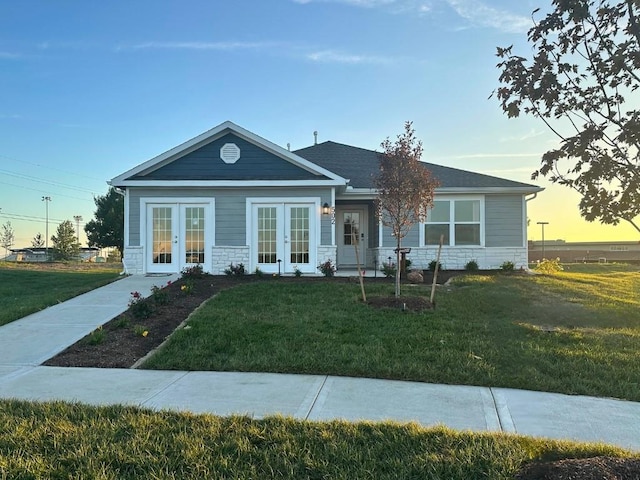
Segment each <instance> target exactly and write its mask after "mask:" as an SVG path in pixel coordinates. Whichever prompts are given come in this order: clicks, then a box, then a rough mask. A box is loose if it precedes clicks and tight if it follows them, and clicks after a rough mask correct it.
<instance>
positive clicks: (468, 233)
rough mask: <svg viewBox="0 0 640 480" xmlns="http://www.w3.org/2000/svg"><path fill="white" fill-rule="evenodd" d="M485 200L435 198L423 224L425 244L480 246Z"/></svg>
mask: <svg viewBox="0 0 640 480" xmlns="http://www.w3.org/2000/svg"><path fill="white" fill-rule="evenodd" d="M482 217H483V215H482V199H480V198H460V199H446V200H444V199H443V200H435V201H434V202H433V207H432V208H431V209H429V211H428V212H427V220H426V222H425V223H424V224H423V229H424V235H423V238H424V242H423V244H424V245H438V244H439V243H440V236H443V237H444V241H443V245H449V246H480V245H482V243H483V240H482V235H483V228H482V221H483V219H482Z"/></svg>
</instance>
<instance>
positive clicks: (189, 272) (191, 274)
mask: <svg viewBox="0 0 640 480" xmlns="http://www.w3.org/2000/svg"><path fill="white" fill-rule="evenodd" d="M180 273H181V276H182V278H201V277H203V276H204V270H203V268H202V265H200V264H197V265H193V266H191V267H185V268H183V269H182V272H180Z"/></svg>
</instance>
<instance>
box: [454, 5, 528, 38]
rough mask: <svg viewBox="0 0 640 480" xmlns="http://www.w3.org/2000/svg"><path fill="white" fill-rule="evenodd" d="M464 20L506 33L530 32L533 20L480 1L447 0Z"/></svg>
mask: <svg viewBox="0 0 640 480" xmlns="http://www.w3.org/2000/svg"><path fill="white" fill-rule="evenodd" d="M446 2H447V3H448V4H449V6H450V7H451V8H452V9H453V10H454V11H455V12H456V13H457V14H458V15H459V16H460V17H462V18H464V19H465V20H467V21H469V22H470V23H471V24H472V25H475V26H478V27H487V28H495V29H497V30H500V31H503V32H505V33H522V32H526V31H527V30H529V28H530V27H531V26H532V24H533V23H532V20H531V19H530V18H528V17H524V16H521V15H515V14H513V13H510V12H507V11H505V10H499V9H497V8H493V7H490V6H488V5H485V4H484V3H482V2H480V1H479V0H446Z"/></svg>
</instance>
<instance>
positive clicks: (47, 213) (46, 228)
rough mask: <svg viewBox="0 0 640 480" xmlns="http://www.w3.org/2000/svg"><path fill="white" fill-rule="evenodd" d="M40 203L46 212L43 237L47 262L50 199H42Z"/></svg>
mask: <svg viewBox="0 0 640 480" xmlns="http://www.w3.org/2000/svg"><path fill="white" fill-rule="evenodd" d="M42 201H43V202H44V205H45V211H46V222H47V223H46V224H45V227H44V228H45V234H44V235H45V237H44V250H45V252H46V256H47V262H48V261H49V202H50V201H51V197H42Z"/></svg>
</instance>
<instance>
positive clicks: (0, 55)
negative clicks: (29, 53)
mask: <svg viewBox="0 0 640 480" xmlns="http://www.w3.org/2000/svg"><path fill="white" fill-rule="evenodd" d="M18 58H22V55H20V54H19V53H13V52H0V60H17V59H18Z"/></svg>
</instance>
